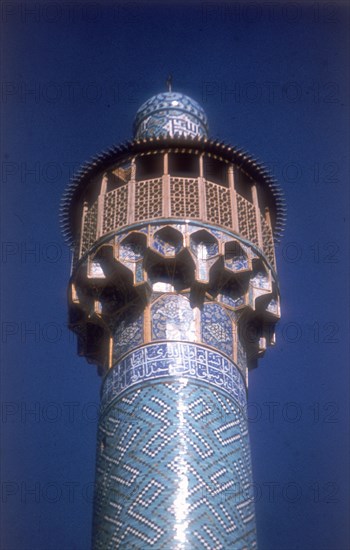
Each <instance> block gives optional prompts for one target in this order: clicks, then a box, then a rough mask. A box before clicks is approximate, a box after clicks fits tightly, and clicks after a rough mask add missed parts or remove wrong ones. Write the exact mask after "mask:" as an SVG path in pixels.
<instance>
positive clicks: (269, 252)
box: [260, 216, 275, 266]
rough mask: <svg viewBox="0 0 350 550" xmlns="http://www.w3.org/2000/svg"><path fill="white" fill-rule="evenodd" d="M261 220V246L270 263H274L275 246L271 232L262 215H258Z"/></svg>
mask: <svg viewBox="0 0 350 550" xmlns="http://www.w3.org/2000/svg"><path fill="white" fill-rule="evenodd" d="M260 220H261V232H262V239H263V247H264V253H265V256H266V258H267V259H268V260H269V262H270V263H271V265H273V266H274V265H275V252H274V250H275V247H274V242H273V234H272V229H271V227H270V225H269V224H268V223H267V222H266V220H265V218H264V217H263V216H260Z"/></svg>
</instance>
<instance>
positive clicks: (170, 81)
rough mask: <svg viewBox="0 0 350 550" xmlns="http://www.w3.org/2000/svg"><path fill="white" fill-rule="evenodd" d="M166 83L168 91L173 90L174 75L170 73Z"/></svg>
mask: <svg viewBox="0 0 350 550" xmlns="http://www.w3.org/2000/svg"><path fill="white" fill-rule="evenodd" d="M166 85H167V87H168V92H171V89H172V85H173V77H172V75H171V74H169V76H168V78H167V79H166Z"/></svg>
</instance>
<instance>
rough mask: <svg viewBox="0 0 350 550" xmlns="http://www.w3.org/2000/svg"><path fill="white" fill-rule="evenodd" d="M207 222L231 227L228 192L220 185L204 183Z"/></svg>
mask: <svg viewBox="0 0 350 550" xmlns="http://www.w3.org/2000/svg"><path fill="white" fill-rule="evenodd" d="M205 189H206V193H205V198H206V208H207V220H208V221H209V222H212V223H217V224H219V225H224V226H226V227H232V211H231V201H230V191H229V190H228V189H226V188H225V187H222V185H217V184H216V183H212V182H210V181H207V182H206V183H205Z"/></svg>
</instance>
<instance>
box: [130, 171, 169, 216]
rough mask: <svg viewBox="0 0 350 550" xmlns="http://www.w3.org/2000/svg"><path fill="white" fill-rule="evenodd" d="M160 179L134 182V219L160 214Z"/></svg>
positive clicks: (161, 194) (161, 191)
mask: <svg viewBox="0 0 350 550" xmlns="http://www.w3.org/2000/svg"><path fill="white" fill-rule="evenodd" d="M162 199H163V189H162V179H161V178H157V179H152V180H145V181H137V182H136V184H135V221H142V220H150V219H153V218H158V217H161V216H162Z"/></svg>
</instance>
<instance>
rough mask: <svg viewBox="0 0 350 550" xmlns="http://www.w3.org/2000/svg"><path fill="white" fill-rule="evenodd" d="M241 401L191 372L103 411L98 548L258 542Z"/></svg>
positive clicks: (248, 548)
mask: <svg viewBox="0 0 350 550" xmlns="http://www.w3.org/2000/svg"><path fill="white" fill-rule="evenodd" d="M251 487H252V476H251V460H250V450H249V436H248V427H247V422H246V417H245V415H244V413H243V411H242V409H241V408H240V407H239V406H238V404H237V401H236V400H234V399H232V398H231V397H230V396H228V395H227V394H225V393H223V392H221V391H220V390H217V389H215V387H213V386H211V385H206V384H204V385H203V384H199V383H198V382H197V381H196V380H194V379H188V378H175V379H172V380H158V381H154V382H153V383H151V384H141V385H139V386H138V387H135V388H134V389H133V390H132V391H129V392H126V393H123V394H122V395H120V396H119V398H117V399H116V400H114V401H113V404H112V405H111V407H110V408H109V409H108V410H107V411H106V413H105V414H103V415H102V416H101V419H100V425H99V433H98V448H97V473H96V490H95V501H94V528H93V550H115V549H116V548H119V549H124V550H129V549H138V550H150V549H152V548H156V549H157V550H193V549H206V550H214V549H215V550H228V549H232V550H233V549H234V550H255V549H256V548H257V545H256V532H255V519H254V501H253V495H252V494H251Z"/></svg>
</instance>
